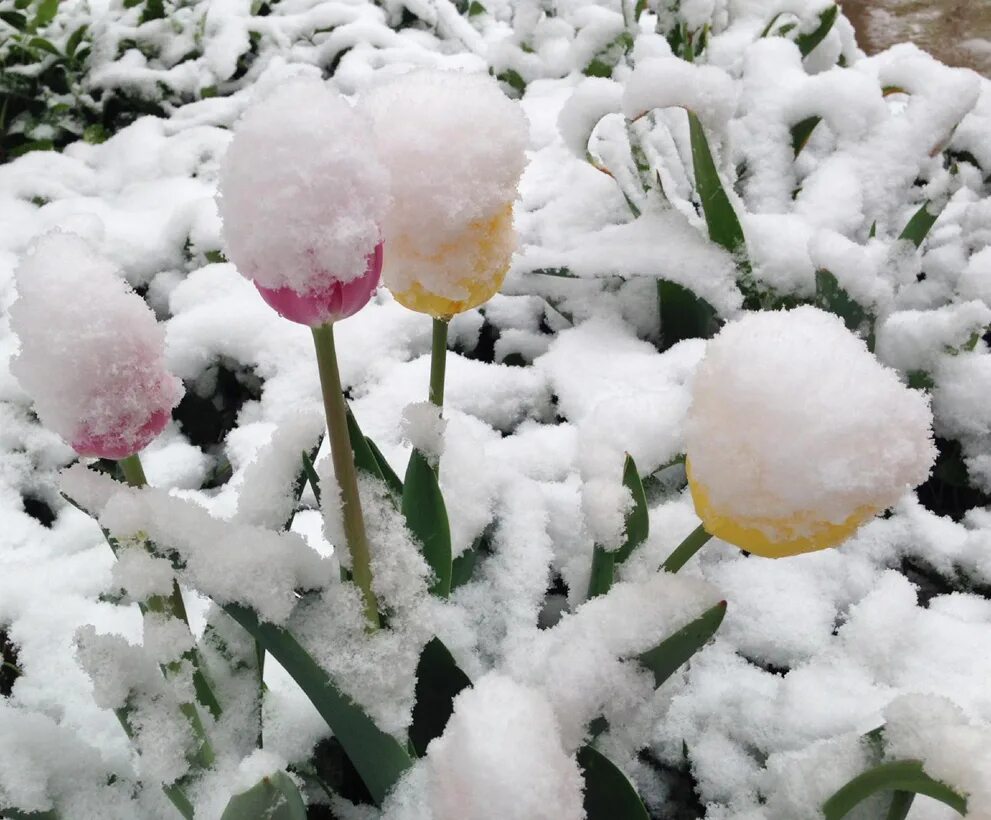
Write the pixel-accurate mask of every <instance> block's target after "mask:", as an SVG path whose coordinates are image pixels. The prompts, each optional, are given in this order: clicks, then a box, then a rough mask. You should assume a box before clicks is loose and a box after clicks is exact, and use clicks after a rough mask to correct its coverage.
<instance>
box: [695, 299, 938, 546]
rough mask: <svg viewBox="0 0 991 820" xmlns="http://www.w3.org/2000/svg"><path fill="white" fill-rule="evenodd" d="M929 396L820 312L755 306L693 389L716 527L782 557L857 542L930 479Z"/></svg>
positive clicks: (699, 482) (699, 492)
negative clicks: (859, 533) (864, 529)
mask: <svg viewBox="0 0 991 820" xmlns="http://www.w3.org/2000/svg"><path fill="white" fill-rule="evenodd" d="M931 427H932V413H931V411H930V409H929V402H928V399H927V398H926V396H925V395H924V394H923V393H921V392H918V391H915V390H911V389H910V388H908V387H906V386H905V385H904V384H903V383H902V382H901V381H899V379H898V376H897V375H896V374H895V372H894V371H893V370H890V369H889V368H887V367H885V366H883V365H882V364H881V363H880V362H878V360H877V359H876V358H875V357H874V356H873V355H872V354H871V353H870V352H869V351H868V350H867V346H866V345H865V344H864V342H863V341H862V340H861V339H859V338H858V337H857V336H855V335H853V334H852V333H850V332H849V331H848V330H847V329H846V327H845V326H844V325H843V322H842V321H841V320H840V319H839V318H837V317H836V316H833V315H832V314H829V313H825V312H823V311H821V310H818V309H816V308H812V307H800V308H797V309H795V310H790V311H773V312H771V311H768V312H761V313H752V314H748V315H747V316H745V317H743V318H742V319H740V320H738V321H736V322H732V323H730V324H728V325H726V327H724V328H723V329H722V331H721V332H720V333H719V334H718V335H717V336H716V337H715V338H714V339H712V340H711V341H710V342H709V344H708V347H707V349H706V354H705V358H704V359H703V360H702V362H701V364H700V365H699V369H698V371H697V373H696V375H695V380H694V383H693V386H692V405H691V409H690V410H689V414H688V420H687V426H686V444H687V453H688V465H687V466H688V474H689V484H690V487H691V491H692V498H693V500H694V502H695V510H696V512H697V513H698V515H699V517H700V518H701V519H702V523H703V524H704V525H705V528H706V530H707V531H708V532H709V533H711V534H712V535H714V536H716V537H718V538H721V539H722V540H724V541H727V542H729V543H732V544H735V545H736V546H738V547H741V548H743V549H745V550H748V551H749V552H753V553H757V554H758V555H763V556H767V557H781V556H785V555H794V554H797V553H801V552H810V551H812V550H817V549H823V548H826V547H831V546H835V545H837V544H839V543H840V542H842V541H844V540H845V539H846V538H848V537H849V536H850V535H851V534H853V532H854V531H855V530H856V529H857V528H858V527H859V526H860V525H861V524H863V523H864V522H865V521H867V520H869V519H870V518H871V517H873V516H874V515H875V514H877V513H878V512H880V511H882V510H884V509H886V508H887V507H890V506H891V505H892V504H894V503H895V502H897V501H898V500H899V498H901V496H902V495H904V494H905V493H906V492H907V491H909V490H910V489H912V488H913V487H915V486H917V485H918V484H920V483H921V482H922V481H924V480H925V479H926V477H927V476H928V475H929V471H930V469H931V468H932V465H933V461H934V459H935V455H936V450H935V446H934V444H933V439H932V432H931Z"/></svg>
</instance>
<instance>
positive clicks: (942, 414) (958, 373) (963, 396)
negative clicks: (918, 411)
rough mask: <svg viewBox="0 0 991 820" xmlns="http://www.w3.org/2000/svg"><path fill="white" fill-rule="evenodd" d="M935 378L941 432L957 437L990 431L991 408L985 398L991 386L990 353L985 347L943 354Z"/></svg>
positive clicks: (935, 396) (935, 405) (938, 430)
mask: <svg viewBox="0 0 991 820" xmlns="http://www.w3.org/2000/svg"><path fill="white" fill-rule="evenodd" d="M980 347H982V348H983V347H984V346H983V345H981V346H980ZM933 380H934V381H935V382H936V388H935V389H934V390H933V410H934V411H935V412H936V414H937V419H938V420H937V423H936V430H937V432H938V433H940V434H941V435H945V436H957V437H959V436H986V435H988V434H989V433H991V408H989V407H988V403H987V402H986V401H984V399H985V398H986V397H987V395H988V393H987V391H988V390H989V389H991V355H989V354H988V351H987V350H986V349H978V350H974V351H968V352H965V353H961V354H959V355H957V356H944V357H943V358H942V360H941V361H940V362H939V365H938V366H937V367H936V368H935V371H934V372H933Z"/></svg>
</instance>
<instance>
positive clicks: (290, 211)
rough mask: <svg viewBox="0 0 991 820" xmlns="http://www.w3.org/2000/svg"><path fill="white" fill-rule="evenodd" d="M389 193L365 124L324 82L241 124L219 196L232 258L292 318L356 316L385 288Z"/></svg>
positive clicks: (292, 90) (259, 106) (261, 104)
mask: <svg viewBox="0 0 991 820" xmlns="http://www.w3.org/2000/svg"><path fill="white" fill-rule="evenodd" d="M388 188H389V177H388V173H387V171H386V169H385V168H384V167H383V165H382V163H381V162H379V160H378V157H377V156H376V154H375V150H374V147H373V146H372V144H371V134H370V128H369V125H368V123H367V122H366V121H365V119H364V118H363V117H362V116H361V115H360V114H358V113H357V112H355V111H354V109H353V108H352V107H351V105H350V104H349V103H348V102H347V100H345V99H344V98H343V97H342V96H340V94H338V93H337V92H336V91H334V90H332V89H331V88H329V87H328V86H327V85H325V84H324V83H323V82H321V81H320V80H317V79H314V78H303V79H293V80H290V81H288V82H286V83H284V84H282V85H280V86H278V87H276V88H275V89H273V90H272V91H271V92H270V93H269V94H268V95H267V96H265V97H263V98H262V99H261V100H260V101H258V102H256V103H255V104H253V105H252V106H251V107H250V108H249V109H248V110H247V112H246V113H245V114H244V116H243V117H242V118H241V120H240V121H239V122H238V124H237V125H236V126H235V129H234V138H233V139H232V140H231V144H230V147H229V148H228V149H227V154H226V155H225V157H224V162H223V165H222V167H221V170H220V183H219V196H218V207H219V210H220V216H221V219H222V220H223V224H224V240H225V243H226V247H227V253H228V255H229V257H230V259H231V261H232V262H233V263H234V264H235V265H236V266H237V268H238V270H239V271H240V272H241V273H242V274H243V275H244V276H246V277H247V278H249V279H251V280H253V281H254V283H255V284H256V285H257V286H258V289H259V291H261V293H262V296H263V297H264V298H265V301H266V302H268V303H269V304H270V305H272V307H274V308H275V309H276V310H277V311H278V312H279V313H281V314H282V315H284V316H286V317H287V318H290V319H292V320H293V321H297V322H301V323H303V324H309V325H317V324H322V323H323V322H326V321H334V320H335V319H340V318H344V317H345V316H350V315H351V314H352V313H354V312H356V311H357V310H359V309H360V308H362V307H363V306H364V305H365V303H366V302H367V301H368V299H369V297H370V296H371V294H372V293H373V292H374V290H375V287H376V286H377V285H378V279H379V273H380V272H381V265H382V249H381V246H380V242H381V225H382V220H383V217H384V214H385V211H386V207H387V205H388V201H389V195H388Z"/></svg>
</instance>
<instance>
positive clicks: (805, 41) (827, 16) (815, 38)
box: [795, 5, 840, 57]
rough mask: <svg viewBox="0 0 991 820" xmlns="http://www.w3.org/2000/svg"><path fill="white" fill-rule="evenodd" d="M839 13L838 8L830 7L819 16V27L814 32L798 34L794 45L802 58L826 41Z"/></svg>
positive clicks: (835, 6)
mask: <svg viewBox="0 0 991 820" xmlns="http://www.w3.org/2000/svg"><path fill="white" fill-rule="evenodd" d="M839 13H840V8H839V6H837V5H832V6H830V7H829V8H827V9H825V10H824V11H823V12H822V14H820V15H819V25H818V26H816V28H815V30H814V31H810V32H809V33H808V34H800V35H799V36H798V37H797V38H796V39H795V44H796V45H797V46H798V50H799V51H800V52H802V56H803V57H808V56H809V55H810V54H811V53H812V52H813V51H815V47H816V46H817V45H819V43H821V42H822V41H823V40H825V39H826V35H827V34H829V32H830V29H832V28H833V24H834V23H835V22H836V18H837V17H838V16H839Z"/></svg>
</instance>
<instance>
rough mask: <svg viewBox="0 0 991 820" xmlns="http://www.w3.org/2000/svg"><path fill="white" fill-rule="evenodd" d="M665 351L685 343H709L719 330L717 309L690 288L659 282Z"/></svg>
mask: <svg viewBox="0 0 991 820" xmlns="http://www.w3.org/2000/svg"><path fill="white" fill-rule="evenodd" d="M657 304H658V309H659V313H660V317H661V338H662V340H663V348H662V349H663V350H667V349H668V348H669V347H673V346H674V345H676V344H678V342H681V341H684V340H685V339H710V338H712V336H714V335H715V333H716V331H717V330H718V329H719V319H718V318H717V317H716V309H715V308H714V307H713V306H712V305H710V304H709V303H708V302H707V301H705V299H703V298H701V297H700V296H696V295H695V294H694V293H693V292H692V291H690V290H689V289H688V288H685V287H682V286H681V285H679V284H676V283H675V282H669V281H667V280H666V279H658V280H657Z"/></svg>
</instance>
